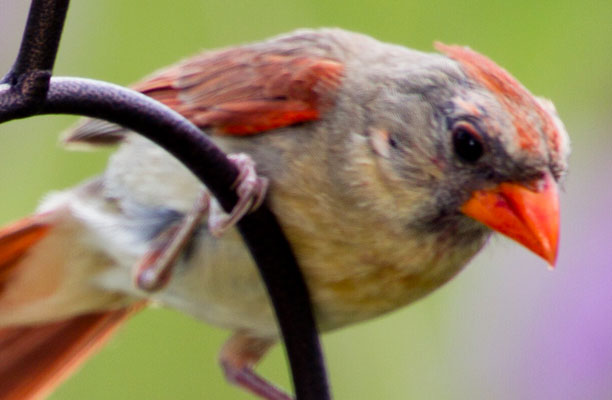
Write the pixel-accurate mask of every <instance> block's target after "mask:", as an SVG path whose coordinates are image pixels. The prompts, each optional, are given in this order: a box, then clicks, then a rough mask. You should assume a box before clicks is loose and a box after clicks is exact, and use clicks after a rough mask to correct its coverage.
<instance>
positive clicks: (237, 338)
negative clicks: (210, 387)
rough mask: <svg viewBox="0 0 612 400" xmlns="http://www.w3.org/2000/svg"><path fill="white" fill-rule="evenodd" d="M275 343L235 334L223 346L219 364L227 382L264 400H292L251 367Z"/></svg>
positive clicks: (269, 340)
mask: <svg viewBox="0 0 612 400" xmlns="http://www.w3.org/2000/svg"><path fill="white" fill-rule="evenodd" d="M274 343H275V340H272V339H261V338H253V337H250V336H248V335H245V334H244V333H240V332H238V333H235V334H234V335H233V336H232V337H230V338H229V340H228V341H227V342H226V343H225V344H224V345H223V348H222V349H221V353H220V355H219V362H220V364H221V367H222V368H223V372H224V373H225V378H226V379H227V381H228V382H230V383H232V384H234V385H236V386H239V387H241V388H243V389H246V390H247V391H249V392H251V393H253V394H255V395H257V396H258V397H260V398H262V399H266V400H293V397H291V396H289V395H288V394H287V393H285V392H284V391H282V390H280V389H279V388H277V387H276V386H274V385H273V384H272V383H270V382H268V381H266V380H265V379H263V378H261V377H260V376H259V375H257V373H255V371H254V370H253V367H254V366H255V364H257V362H258V361H259V360H260V359H261V358H262V357H263V355H264V354H265V353H266V352H267V351H268V349H269V348H270V347H271V346H272V345H273V344H274Z"/></svg>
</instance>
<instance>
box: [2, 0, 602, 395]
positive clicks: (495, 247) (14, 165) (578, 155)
mask: <svg viewBox="0 0 612 400" xmlns="http://www.w3.org/2000/svg"><path fill="white" fill-rule="evenodd" d="M27 3H28V2H27V1H25V0H0V73H3V71H7V70H8V68H9V66H10V64H11V62H12V59H13V57H14V55H15V53H16V51H17V46H18V42H19V38H20V35H21V31H22V29H23V24H24V21H25V17H26V13H27V7H28V4H27ZM317 26H339V27H343V28H346V29H351V30H357V31H362V32H365V33H368V34H370V35H372V36H375V37H377V38H379V39H382V40H385V41H391V42H396V43H400V44H403V45H406V46H410V47H414V48H418V49H422V50H428V51H429V50H431V48H432V46H431V44H432V42H433V41H434V40H441V41H444V42H447V43H459V44H468V45H470V46H471V47H472V48H474V49H477V50H479V51H481V52H483V53H484V54H487V55H489V56H490V57H491V58H493V59H494V60H496V61H497V62H498V63H499V64H501V65H503V66H505V67H506V68H507V69H509V70H510V71H511V72H512V73H513V74H514V75H515V76H517V77H518V78H519V79H520V80H521V81H522V82H523V83H524V84H525V85H526V86H527V87H529V88H530V89H531V90H532V91H533V92H534V93H536V94H541V95H544V96H546V97H549V98H551V99H553V100H554V101H555V103H556V104H557V108H558V110H559V113H560V115H561V116H562V118H563V120H564V121H565V123H566V125H567V128H568V130H569V132H570V135H571V137H572V141H573V150H574V151H573V155H572V159H571V173H570V175H569V177H568V179H567V182H566V185H565V192H564V194H563V197H562V210H563V211H562V234H561V250H560V255H559V263H558V266H557V269H556V271H554V272H550V271H548V270H547V269H546V266H545V264H544V262H543V261H541V260H539V259H537V258H536V257H535V256H533V255H531V254H530V253H528V252H527V251H526V250H524V249H523V248H520V247H519V246H517V245H516V244H514V243H510V242H509V241H507V240H506V239H502V238H498V239H495V240H493V241H492V243H491V244H490V246H488V248H487V249H486V251H484V252H483V253H482V254H480V255H479V256H478V257H477V259H476V260H475V261H474V262H473V263H472V264H471V265H470V266H469V267H468V268H467V270H466V271H465V272H463V273H462V274H460V275H459V276H458V277H457V278H456V279H454V280H453V281H452V282H451V283H449V284H448V285H446V286H445V287H444V288H443V289H442V290H439V291H438V292H436V293H435V294H433V295H431V296H430V297H428V298H427V299H425V300H422V301H420V302H418V303H417V304H414V305H412V306H410V307H408V308H406V309H403V310H400V311H397V312H395V313H392V314H391V315H388V316H384V317H381V318H378V319H376V320H374V321H371V322H367V323H363V324H360V325H358V326H353V327H350V328H346V329H343V330H341V331H338V332H333V333H330V334H327V335H326V336H325V337H324V339H323V343H324V347H325V351H326V356H327V362H328V366H329V372H330V378H331V383H332V387H333V392H334V394H335V398H337V399H356V400H359V399H612V266H611V265H610V259H611V256H612V240H611V239H612V233H611V232H612V185H611V183H612V182H611V180H612V156H611V151H612V135H611V134H610V125H611V123H612V112H611V111H612V110H611V105H612V2H610V1H603V0H601V1H597V0H592V1H584V2H578V1H575V0H554V1H538V2H533V1H530V0H520V1H519V0H515V1H498V0H488V1H472V2H469V1H468V2H456V1H452V0H444V1H431V0H428V1H424V0H412V1H386V2H385V1H380V0H377V1H374V0H362V1H350V0H294V1H275V0H259V1H249V0H233V1H227V0H207V1H204V0H189V1H181V2H169V1H144V0H132V1H123V0H105V1H96V2H94V1H74V2H73V4H72V6H71V8H70V11H69V14H68V22H67V26H66V30H65V34H64V37H63V39H62V43H61V47H60V54H59V57H58V62H57V68H56V73H57V74H58V75H73V76H82V77H92V78H97V79H103V80H106V81H111V82H116V83H119V84H128V83H130V82H132V81H135V80H137V79H139V78H140V77H142V76H143V75H146V74H148V73H149V72H151V71H153V70H155V69H157V68H159V67H162V66H164V65H167V64H170V63H172V62H174V61H176V60H178V59H180V58H183V57H185V56H187V55H190V54H193V53H195V52H197V51H199V50H201V49H204V48H214V47H219V46H224V45H230V44H234V43H242V42H247V41H253V40H257V39H261V38H265V37H267V36H270V35H275V34H278V33H282V32H285V31H289V30H292V29H294V28H298V27H317ZM389 61H390V62H393V60H389ZM74 121H75V118H74V117H67V116H53V117H38V118H31V119H28V120H23V121H17V122H11V123H8V124H5V125H2V126H0V199H1V200H0V223H5V222H8V221H11V220H14V219H17V218H19V217H20V216H23V215H26V214H28V213H29V212H30V211H31V210H32V209H33V208H34V207H35V206H36V204H37V202H38V199H39V198H40V197H41V196H42V195H43V194H44V193H46V192H47V191H49V190H53V189H59V188H64V187H67V186H69V185H72V184H75V183H77V182H79V181H80V180H82V179H84V178H85V177H87V176H90V175H92V174H95V173H98V172H100V171H102V169H103V168H104V164H105V160H106V157H107V156H108V154H109V153H108V152H104V151H102V152H97V153H74V152H65V151H63V150H61V149H59V147H58V146H57V145H56V140H57V134H58V133H59V132H60V131H62V130H63V129H65V128H66V127H67V126H68V125H70V124H71V123H73V122H74ZM227 335H228V333H227V332H224V331H222V330H218V329H215V328H214V327H210V326H207V325H205V324H202V323H199V322H197V321H194V320H192V319H191V318H189V317H187V316H184V315H180V314H178V313H175V312H173V311H168V310H161V309H154V310H150V311H146V312H143V313H141V314H140V315H138V316H137V317H135V318H134V319H133V320H132V321H131V322H129V323H128V324H127V326H126V327H125V329H123V330H122V331H121V332H120V333H119V334H118V335H117V337H116V338H115V340H113V341H112V342H111V344H110V345H109V346H107V347H106V348H105V349H104V350H103V351H102V352H101V353H100V354H99V355H97V356H96V357H94V358H93V359H92V360H91V361H90V362H88V363H87V364H86V365H85V367H84V368H83V369H82V370H81V371H80V372H79V373H77V374H76V375H75V376H74V377H73V378H72V379H70V380H69V381H68V382H67V383H66V384H64V385H63V386H62V387H61V388H60V389H59V390H58V391H57V392H56V393H55V394H54V395H53V396H52V399H53V400H62V399H89V400H94V399H139V398H140V399H248V398H251V397H250V396H247V395H245V394H243V393H242V392H240V391H238V390H236V389H234V388H232V387H230V386H229V385H227V384H226V383H225V382H224V380H223V377H222V375H221V372H220V369H219V368H218V367H217V364H216V356H217V351H218V349H219V347H220V346H221V344H222V343H223V341H224V339H225V338H226V337H227ZM0 356H1V355H0ZM259 370H260V371H261V372H262V373H263V375H264V376H266V377H268V378H270V379H271V380H273V381H275V382H278V383H280V384H281V385H283V386H285V387H289V385H290V383H289V378H288V375H287V372H286V364H285V359H284V354H283V351H282V349H280V348H276V349H275V350H274V351H273V352H272V353H271V354H270V355H269V356H268V357H267V358H266V359H265V361H264V362H263V364H262V365H261V368H260V369H259Z"/></svg>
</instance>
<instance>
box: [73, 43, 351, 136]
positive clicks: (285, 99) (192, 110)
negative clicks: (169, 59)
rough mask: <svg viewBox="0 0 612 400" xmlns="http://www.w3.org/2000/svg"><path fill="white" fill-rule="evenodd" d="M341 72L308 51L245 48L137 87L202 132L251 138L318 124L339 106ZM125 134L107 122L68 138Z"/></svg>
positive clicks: (208, 56)
mask: <svg viewBox="0 0 612 400" xmlns="http://www.w3.org/2000/svg"><path fill="white" fill-rule="evenodd" d="M342 73H343V65H342V64H341V63H340V62H338V61H335V60H332V59H328V58H324V57H321V56H317V55H309V54H307V51H306V50H301V49H292V51H287V50H285V51H273V50H258V49H255V48H249V47H238V48H231V49H227V50H220V51H215V52H208V53H203V54H201V55H199V56H196V57H193V58H191V59H189V60H186V61H184V62H182V63H180V64H178V65H176V66H173V67H170V68H168V69H166V70H164V71H162V72H160V73H158V74H156V75H154V76H152V77H150V78H149V79H146V80H144V81H143V82H140V83H138V84H136V85H134V86H133V88H134V89H135V90H138V91H140V92H142V93H144V94H146V95H148V96H151V97H153V98H155V99H156V100H158V101H160V102H162V103H164V104H166V105H167V106H169V107H170V108H172V109H174V110H176V111H177V112H179V113H181V114H182V115H184V116H185V117H186V118H188V119H189V120H191V121H192V122H193V123H194V124H195V125H197V126H198V127H200V128H202V129H206V128H214V131H215V132H216V133H224V134H232V135H250V134H255V133H258V132H263V131H268V130H271V129H276V128H280V127H284V126H289V125H293V124H297V123H301V122H306V121H312V120H316V119H318V118H319V117H320V115H321V114H322V113H324V112H325V111H326V110H327V109H329V108H330V107H331V106H332V105H333V103H334V99H335V94H336V91H337V90H336V89H337V87H338V85H339V84H340V80H341V78H342ZM91 124H97V126H95V125H91ZM120 131H121V128H119V127H116V126H113V125H110V124H108V123H106V124H105V123H100V122H97V123H94V122H87V123H85V124H82V125H81V126H79V127H77V128H76V130H75V131H74V132H73V133H72V134H71V135H70V136H69V137H68V138H67V140H66V141H67V142H86V143H90V144H100V143H115V142H117V141H119V140H120V139H121V137H122V134H118V132H120Z"/></svg>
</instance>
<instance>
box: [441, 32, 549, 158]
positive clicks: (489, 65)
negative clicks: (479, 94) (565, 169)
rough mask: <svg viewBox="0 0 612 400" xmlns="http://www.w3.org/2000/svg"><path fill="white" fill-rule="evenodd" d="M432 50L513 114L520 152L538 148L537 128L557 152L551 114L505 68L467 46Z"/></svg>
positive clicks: (447, 46) (446, 46)
mask: <svg viewBox="0 0 612 400" xmlns="http://www.w3.org/2000/svg"><path fill="white" fill-rule="evenodd" d="M435 48H436V49H437V50H439V51H441V52H442V53H444V54H446V55H447V56H449V57H450V58H452V59H454V60H455V61H458V62H459V63H460V64H461V65H462V67H463V68H464V70H465V72H466V73H467V74H468V75H469V76H470V77H471V78H472V79H474V80H475V81H477V82H479V83H481V84H482V85H484V86H485V87H486V88H487V89H489V90H490V91H491V92H492V93H493V94H494V95H495V96H496V97H497V99H498V100H499V101H500V103H501V104H503V105H504V106H505V107H506V109H507V110H508V111H509V112H510V114H512V115H513V117H514V121H513V124H514V127H515V128H516V132H517V134H518V137H519V146H520V147H521V148H522V149H525V150H536V149H537V148H538V147H539V145H540V140H541V135H540V133H539V131H540V129H541V131H542V132H544V133H545V135H546V138H547V141H549V142H550V145H551V147H552V149H554V150H556V151H559V146H560V138H559V132H558V130H557V128H556V124H555V122H554V120H553V119H552V117H551V115H550V114H549V112H548V111H547V110H546V109H544V107H542V105H541V104H540V102H538V100H537V99H536V98H535V97H534V96H533V95H532V94H531V93H530V92H529V91H528V90H527V89H526V88H525V87H524V86H523V85H521V84H520V83H519V82H518V81H517V80H516V79H515V78H514V77H513V76H512V75H510V74H509V73H508V72H507V71H506V70H505V69H503V68H501V67H500V66H499V65H497V64H495V63H494V62H493V61H492V60H490V59H489V58H487V57H485V56H483V55H482V54H479V53H477V52H475V51H474V50H472V49H470V48H468V47H462V46H449V45H446V44H443V43H439V42H436V43H435ZM534 113H535V114H534ZM534 117H535V118H534ZM534 125H535V126H534Z"/></svg>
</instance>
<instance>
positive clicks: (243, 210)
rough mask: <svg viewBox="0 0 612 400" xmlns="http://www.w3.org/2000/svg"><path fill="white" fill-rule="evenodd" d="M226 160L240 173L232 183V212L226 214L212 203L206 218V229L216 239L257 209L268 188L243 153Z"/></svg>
mask: <svg viewBox="0 0 612 400" xmlns="http://www.w3.org/2000/svg"><path fill="white" fill-rule="evenodd" d="M228 158H229V159H230V160H231V161H232V162H233V163H234V165H236V167H237V168H238V170H239V171H240V173H239V174H238V178H236V181H235V182H234V185H233V188H235V189H236V194H237V195H238V202H237V203H236V205H235V206H234V208H233V209H232V212H231V213H229V214H226V213H224V212H223V210H222V209H221V207H220V206H219V205H218V204H217V203H216V202H213V203H212V206H211V210H210V215H209V216H208V229H209V231H210V232H211V233H212V234H213V235H214V236H216V237H220V236H221V235H223V232H225V231H226V230H227V229H228V228H230V227H232V226H234V225H235V224H236V223H237V222H238V221H239V220H240V218H242V217H243V216H244V215H245V214H247V213H249V212H250V211H253V210H255V209H257V207H259V206H260V205H261V203H262V202H263V200H264V198H265V196H266V190H267V188H268V179H266V178H263V177H259V176H257V172H256V171H255V162H254V161H253V159H252V158H251V157H250V156H249V155H247V154H244V153H238V154H230V155H229V156H228Z"/></svg>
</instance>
